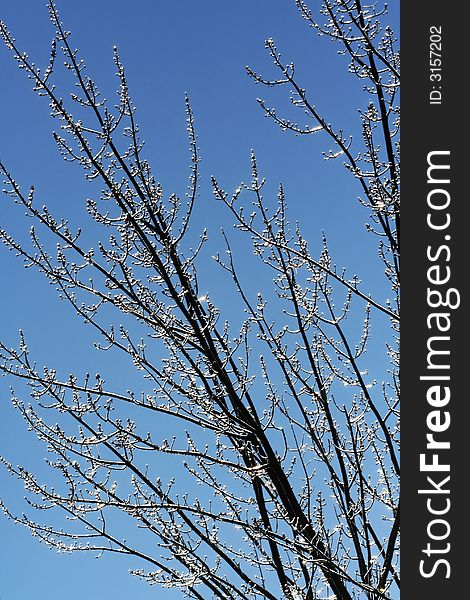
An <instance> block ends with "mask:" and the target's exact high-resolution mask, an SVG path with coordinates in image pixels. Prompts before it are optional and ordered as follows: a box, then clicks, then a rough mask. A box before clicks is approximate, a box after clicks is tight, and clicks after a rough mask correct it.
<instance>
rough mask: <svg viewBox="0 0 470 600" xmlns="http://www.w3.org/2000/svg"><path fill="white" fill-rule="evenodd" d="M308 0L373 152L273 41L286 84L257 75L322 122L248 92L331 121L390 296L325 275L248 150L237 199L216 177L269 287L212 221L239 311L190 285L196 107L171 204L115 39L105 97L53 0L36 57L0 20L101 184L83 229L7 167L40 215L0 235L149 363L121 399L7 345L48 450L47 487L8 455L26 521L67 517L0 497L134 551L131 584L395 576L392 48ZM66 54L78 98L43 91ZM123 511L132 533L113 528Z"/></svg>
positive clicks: (350, 6)
mask: <svg viewBox="0 0 470 600" xmlns="http://www.w3.org/2000/svg"><path fill="white" fill-rule="evenodd" d="M295 4H296V6H297V8H298V10H299V13H300V15H301V16H302V18H304V19H305V20H306V21H307V23H308V25H310V26H311V27H312V28H313V29H314V30H315V31H316V32H318V33H319V34H320V35H323V36H327V37H329V38H331V39H332V40H333V41H335V42H336V43H338V44H339V45H340V51H341V52H342V53H343V54H345V55H346V56H347V57H348V58H349V70H350V72H351V73H353V74H354V75H355V76H356V77H357V78H359V79H360V80H363V81H364V86H365V91H366V95H367V106H366V107H365V108H364V109H361V110H360V119H361V127H362V136H363V137H362V142H361V143H360V144H358V142H357V140H354V143H353V140H352V138H349V137H348V136H346V134H345V133H344V132H343V131H342V130H339V129H338V130H337V129H335V128H334V126H333V125H331V124H330V123H329V122H328V121H327V119H326V118H324V117H323V116H322V115H321V114H320V113H319V112H318V111H317V109H316V107H315V106H314V104H313V103H312V101H311V100H310V96H309V95H308V93H307V91H306V90H305V89H304V88H303V87H302V84H301V83H300V81H299V80H298V78H297V75H296V73H295V68H294V65H293V64H292V63H289V64H287V63H285V62H284V61H283V59H282V57H281V55H280V53H279V51H278V50H277V48H276V46H275V44H274V42H273V41H272V40H270V39H269V40H267V42H266V47H267V50H268V52H269V54H270V56H271V58H272V61H273V64H274V67H275V69H276V73H277V74H276V76H275V77H274V78H272V79H267V78H265V77H264V76H262V75H260V74H258V73H257V72H255V71H254V70H252V69H251V68H248V74H249V75H250V76H251V77H252V78H253V79H254V81H255V82H256V83H258V84H260V85H261V86H265V87H268V88H272V87H281V88H282V87H284V86H287V87H288V88H289V89H290V90H292V96H291V101H292V104H293V105H294V107H296V108H300V109H301V111H302V112H303V114H304V115H306V117H307V119H308V120H309V122H308V125H307V126H303V125H297V124H296V123H295V122H294V121H293V120H291V119H290V118H284V117H282V116H279V114H278V112H277V111H276V110H274V109H272V108H270V107H268V105H267V103H266V102H265V101H263V100H259V103H260V105H261V107H262V109H263V110H264V111H265V114H266V115H267V116H268V117H269V118H271V119H272V120H273V121H274V122H276V123H277V124H278V125H279V126H280V127H281V128H282V129H285V130H290V131H293V132H295V133H296V134H299V135H310V134H314V133H316V132H320V131H321V132H323V135H325V136H326V138H327V139H328V140H329V142H330V143H332V146H333V149H332V150H331V151H327V152H326V153H325V158H326V159H335V158H338V157H341V158H342V159H343V160H344V166H345V167H346V168H347V169H348V170H349V171H350V172H351V174H352V176H353V178H354V179H355V182H356V183H357V184H358V186H359V193H360V204H361V205H362V207H365V208H366V209H368V211H369V213H370V215H371V223H372V224H370V225H367V227H368V230H369V231H370V233H371V235H375V236H377V240H378V244H377V247H378V259H379V260H380V261H381V262H382V263H383V265H384V270H385V280H386V284H387V296H388V298H387V299H386V300H385V301H384V300H382V294H376V295H375V296H372V295H371V294H370V293H369V292H368V291H367V289H366V286H365V285H364V284H363V283H362V281H361V279H360V277H359V276H358V275H350V274H349V273H348V272H347V271H346V269H338V268H337V267H336V266H335V265H334V263H333V260H332V258H331V256H330V252H329V250H328V245H327V241H326V239H324V240H323V250H322V252H321V255H320V256H319V257H315V256H313V255H312V253H311V252H310V250H309V244H308V241H307V240H306V239H305V237H304V236H303V234H302V232H301V228H300V226H298V225H290V222H289V217H288V214H287V207H286V199H285V194H284V190H283V188H282V186H281V187H280V188H279V193H278V196H277V201H276V203H273V201H272V199H270V198H267V199H266V198H265V197H264V193H265V179H264V178H263V177H262V175H261V174H260V173H259V171H258V166H257V161H256V157H255V155H254V153H253V154H252V159H251V164H252V169H251V182H250V183H249V184H241V185H240V186H239V187H238V188H237V189H236V190H235V191H234V192H233V193H232V194H230V193H227V192H225V191H224V189H223V187H222V185H221V184H220V183H219V181H218V180H216V179H215V178H213V180H212V186H213V191H214V196H215V198H216V199H217V200H218V201H219V202H220V203H221V204H222V205H224V206H225V207H226V209H227V210H228V211H229V213H230V214H231V215H232V217H233V220H234V223H235V226H236V228H237V229H238V230H239V232H240V233H241V234H244V235H245V236H246V238H247V239H250V240H251V244H252V248H253V261H257V264H258V265H260V266H262V267H263V269H265V270H266V271H267V272H268V273H270V274H271V279H272V285H273V287H272V290H271V292H270V293H266V292H263V293H261V292H258V293H257V294H253V289H252V286H251V285H249V284H247V283H246V279H245V277H244V274H243V272H241V270H240V269H239V267H238V263H237V251H236V247H235V246H234V245H233V244H232V242H231V239H230V236H229V235H227V234H225V233H223V238H224V243H225V247H224V250H225V252H220V253H219V254H217V255H216V256H215V257H214V258H215V261H216V263H217V264H218V265H219V266H220V268H221V270H222V272H224V273H225V274H226V276H227V280H228V281H231V283H232V285H233V289H234V290H235V293H236V297H237V299H238V305H237V306H236V307H227V308H224V307H218V306H215V304H214V303H213V302H212V301H211V296H210V294H209V293H205V292H201V289H202V287H201V284H200V281H201V271H202V269H203V267H204V264H201V261H202V259H201V256H204V255H203V249H204V246H205V242H206V235H205V234H204V233H203V234H202V235H201V236H200V239H199V240H197V237H196V236H195V235H194V233H193V231H192V227H191V224H192V220H191V219H192V215H193V212H194V210H195V203H196V199H197V196H198V189H199V177H200V175H199V150H198V146H197V142H196V133H195V125H194V118H193V113H192V110H191V106H190V103H189V100H188V99H187V100H186V109H187V124H188V135H189V143H190V149H191V175H190V187H189V192H188V195H187V199H186V201H182V200H181V199H180V198H179V197H178V196H177V195H175V194H171V195H169V196H166V195H165V193H164V191H163V189H162V186H161V185H160V184H159V183H158V181H157V180H156V178H155V177H154V175H153V173H152V169H151V166H150V163H149V162H148V160H147V158H145V155H144V150H143V142H142V140H141V137H140V132H139V128H138V125H137V122H136V111H135V107H134V104H133V101H132V99H131V96H130V94H129V90H128V86H127V80H126V72H125V69H124V66H123V64H122V62H121V60H120V57H119V53H118V51H117V49H116V48H115V50H114V61H115V66H116V71H117V76H118V80H119V91H118V98H119V99H118V103H117V105H116V106H115V107H113V106H112V105H111V103H109V102H106V101H105V100H104V99H103V98H102V96H101V95H100V92H99V89H98V86H97V84H96V83H95V82H94V81H93V80H92V79H91V78H90V77H89V76H88V75H87V72H86V67H85V63H84V61H83V60H82V59H81V58H80V57H79V54H78V52H77V51H76V50H75V49H74V47H73V46H72V45H71V42H70V33H69V32H68V31H67V30H66V29H65V28H64V26H63V25H62V22H61V20H60V18H59V14H58V12H57V8H56V6H55V4H54V2H52V1H50V2H49V11H50V16H51V21H52V23H53V26H54V29H55V37H54V41H53V44H52V49H51V58H50V63H49V65H48V66H47V68H46V69H44V70H42V69H39V68H38V67H37V66H36V65H35V64H34V63H33V62H32V61H31V60H30V59H29V57H28V55H27V54H25V53H24V52H23V51H22V50H21V49H20V48H19V46H18V45H17V43H16V41H15V40H14V38H13V37H12V35H11V34H10V33H9V32H8V30H7V28H6V26H5V25H4V24H3V23H2V25H1V31H2V36H3V39H4V41H5V44H6V46H7V47H8V48H9V49H10V50H11V52H12V54H13V56H14V58H15V60H16V61H17V62H18V65H19V67H20V68H21V69H22V70H24V71H26V73H27V75H28V77H29V78H30V79H31V80H32V82H33V85H34V90H35V92H37V93H38V94H39V95H40V96H42V97H46V98H47V101H48V103H49V105H50V109H51V113H52V116H53V118H54V119H56V121H57V122H58V123H59V125H60V129H59V132H55V133H54V139H55V141H56V142H57V145H58V148H59V150H60V152H61V154H62V156H63V157H64V159H65V160H67V161H70V162H73V163H77V164H78V165H79V166H80V167H81V168H82V169H83V172H84V176H85V178H86V179H87V180H88V181H90V182H91V185H93V186H95V187H96V186H98V187H97V188H96V189H98V190H99V188H101V193H100V198H99V200H87V210H88V213H89V215H90V218H91V221H92V223H91V224H90V225H89V231H88V230H87V232H86V233H82V231H81V230H73V229H72V228H71V227H70V226H69V223H68V221H67V220H66V219H65V218H56V217H54V215H52V214H51V212H50V211H49V210H48V209H47V208H46V207H44V208H39V206H38V203H37V201H36V199H35V195H34V188H33V187H31V188H30V190H29V192H24V191H23V188H22V186H20V184H19V183H17V181H16V180H15V179H14V176H13V174H11V173H10V172H9V170H8V168H7V166H6V165H4V164H3V163H1V165H0V168H1V170H2V173H3V175H4V177H5V180H6V184H7V186H8V190H7V195H8V196H9V197H10V198H11V199H12V201H13V202H15V203H17V204H20V205H21V206H22V208H23V209H24V210H25V211H26V213H27V215H28V216H29V217H30V218H31V219H32V221H33V222H34V223H35V225H34V226H33V227H32V228H31V235H30V242H29V244H27V243H24V242H22V241H21V240H17V239H15V238H14V237H13V236H12V235H10V234H9V233H8V232H7V231H5V230H2V231H1V233H0V235H1V238H2V241H3V242H4V243H5V244H6V246H7V247H8V248H10V249H11V250H13V251H14V252H16V253H17V254H18V255H19V256H20V257H21V258H22V259H23V260H24V261H25V264H26V265H27V266H28V267H32V268H35V269H37V270H38V271H39V272H40V273H41V274H42V275H43V276H44V277H45V278H47V279H48V280H49V281H50V282H51V283H52V284H53V285H54V287H56V288H57V290H58V292H59V295H60V296H61V298H62V299H65V300H66V301H68V302H69V303H70V305H71V306H72V307H73V309H74V310H75V312H76V313H77V315H78V316H79V317H80V318H81V319H82V320H83V321H84V322H85V323H87V324H89V325H91V326H92V327H93V328H94V329H95V330H96V332H97V335H98V338H99V340H98V341H97V347H98V348H99V349H102V350H104V351H109V352H113V351H116V352H120V353H124V354H125V355H126V356H127V357H128V358H129V359H130V361H131V364H132V365H133V367H134V369H136V370H137V371H138V372H139V373H140V374H141V376H142V383H141V388H140V389H137V390H135V389H134V390H132V389H131V390H125V389H117V390H116V389H112V387H108V384H107V382H106V381H105V380H104V379H103V378H102V377H101V376H100V375H99V374H96V376H92V375H90V374H85V375H82V376H81V375H79V374H72V375H70V376H69V377H61V376H60V374H59V373H58V372H57V371H56V370H54V369H53V368H44V369H43V370H40V369H38V368H37V366H36V364H35V362H34V360H33V359H32V358H31V357H30V354H29V350H28V345H27V342H26V339H25V338H24V336H23V335H21V340H20V344H19V347H18V348H10V347H9V346H7V345H6V344H5V343H1V344H0V349H1V354H2V359H3V364H2V367H1V368H2V370H3V372H4V373H5V374H7V375H9V376H12V377H13V378H17V379H19V380H24V381H26V382H27V383H28V385H29V386H30V391H31V397H32V404H30V405H27V404H25V403H24V402H23V401H22V400H21V399H19V398H18V397H16V395H15V396H14V397H13V402H14V404H15V406H16V408H17V409H18V411H19V412H20V413H21V414H22V416H23V417H24V419H25V421H26V423H27V425H28V427H29V428H30V429H31V430H32V431H34V432H35V434H36V435H37V436H38V438H39V439H40V440H41V441H43V442H44V443H45V445H46V447H47V449H48V452H50V453H52V455H53V459H50V460H49V461H48V463H49V465H50V467H52V469H53V470H54V471H56V472H57V474H58V477H53V478H52V479H51V481H53V483H54V485H53V486H52V485H50V484H48V483H43V482H42V481H41V480H40V478H39V477H38V476H37V475H35V474H34V473H33V472H30V471H29V470H28V469H26V468H22V467H16V466H14V465H13V464H12V463H10V462H8V461H6V460H4V461H3V463H4V465H5V466H6V468H7V469H8V470H9V471H10V473H11V474H12V475H14V476H16V477H18V478H19V479H20V480H21V481H23V483H24V485H25V488H26V489H27V491H28V493H29V494H30V504H31V510H32V511H33V513H40V514H41V511H49V510H50V509H51V508H52V509H58V510H59V513H63V514H65V516H66V517H67V518H68V520H67V521H65V525H64V526H61V524H62V521H61V518H60V516H56V517H53V518H52V521H51V522H48V523H47V524H46V523H44V520H43V519H42V518H39V521H37V520H36V518H37V517H35V516H33V515H31V516H30V515H17V514H15V513H14V511H13V510H12V509H11V508H10V507H7V506H5V505H3V504H2V506H3V509H4V512H5V513H6V514H7V516H8V517H10V518H11V519H13V520H15V521H16V522H18V523H21V524H23V525H25V526H26V527H28V528H29V529H30V530H31V531H32V533H33V534H34V535H35V536H37V537H39V539H40V540H41V541H43V542H45V543H46V544H47V545H50V546H52V547H55V548H58V549H59V550H63V551H74V550H90V551H93V552H95V553H96V552H111V553H121V554H125V555H132V556H134V557H138V558H140V559H141V560H142V570H136V571H134V574H136V575H138V576H140V577H143V578H145V579H146V580H147V581H148V582H149V583H151V584H153V583H157V584H161V585H164V586H167V587H174V588H177V589H180V590H182V591H183V592H184V593H186V594H187V595H188V596H189V597H193V598H209V597H211V598H220V599H233V600H235V599H236V600H238V599H248V598H268V599H271V600H276V599H277V598H281V597H282V598H287V599H290V600H297V599H300V598H302V599H305V600H313V598H316V597H322V596H319V594H331V595H332V597H336V598H338V599H341V600H350V599H352V598H368V599H370V600H372V599H374V600H375V599H378V598H390V597H392V596H393V595H394V594H395V595H396V589H397V587H398V586H399V574H398V567H397V550H398V518H399V507H398V477H399V462H398V444H399V441H398V417H399V415H398V397H399V389H398V359H397V343H398V340H397V334H398V321H399V296H398V293H399V212H398V210H399V168H398V145H397V140H398V112H397V110H398V109H397V106H396V102H397V92H398V83H399V74H398V65H399V59H398V54H397V52H396V50H395V47H394V45H395V43H396V40H395V38H394V35H393V33H392V31H391V29H390V27H387V26H384V25H383V23H384V20H385V17H386V11H385V10H383V11H380V12H379V11H377V10H376V8H375V7H373V6H362V4H361V2H360V1H359V0H355V1H351V0H346V1H343V0H326V1H325V2H324V4H323V7H322V13H321V16H320V18H319V19H318V20H317V19H316V18H314V16H313V13H312V12H311V11H310V9H309V7H308V6H307V4H306V3H304V2H303V1H301V0H298V1H296V3H295ZM59 54H62V55H63V61H64V62H63V64H64V66H65V69H66V70H67V71H68V72H69V74H70V76H71V77H72V79H73V82H74V87H73V92H72V93H70V94H69V95H68V96H67V97H65V96H62V95H61V94H60V92H59V91H58V89H57V88H56V87H55V84H54V76H55V75H56V72H57V69H58V68H59V67H58V65H56V63H57V62H59V61H58V55H59ZM246 199H248V201H251V202H252V205H253V207H252V208H251V209H249V210H248V209H247V208H246V202H247V200H246ZM103 230H106V231H107V235H106V236H103ZM90 236H95V243H94V245H93V248H90V245H89V243H88V238H89V237H90ZM84 238H85V239H84ZM82 240H84V241H82ZM195 240H196V243H195ZM51 243H52V244H53V243H55V244H56V248H57V249H56V250H55V251H53V250H52V249H51ZM235 310H238V313H236V314H234V312H233V311H235ZM227 315H228V318H227ZM372 317H374V319H375V321H376V322H387V323H388V325H389V328H388V331H389V333H388V337H387V339H384V340H382V342H383V343H384V344H385V345H386V348H387V353H388V359H389V364H388V365H387V371H386V374H385V375H384V376H383V381H381V384H377V383H376V382H375V381H373V380H372V381H370V380H369V379H368V371H367V367H368V360H366V357H365V356H364V355H365V353H366V350H367V348H368V346H369V345H370V341H369V334H370V326H371V321H372ZM228 319H229V320H230V322H229V320H228ZM237 320H239V321H240V322H241V325H240V327H237V330H236V331H235V330H234V329H235V324H234V323H235V322H236V321H237ZM358 323H360V324H361V326H360V327H358ZM374 348H375V347H374ZM369 362H370V361H369ZM55 421H57V423H55ZM170 427H171V428H172V429H171V431H172V434H171V435H168V430H169V428H170ZM173 434H174V435H173ZM165 462H167V463H168V464H171V465H175V466H174V467H172V468H174V469H175V473H176V475H175V477H174V478H173V479H170V480H168V481H165V480H162V479H161V477H159V475H160V469H161V465H162V464H163V463H165ZM176 465H178V466H176ZM195 484H200V485H201V487H200V488H197V487H196V486H195ZM196 489H201V490H202V491H201V492H200V493H199V494H197V493H196ZM54 514H55V513H54ZM129 522H131V523H133V524H134V526H135V530H134V533H133V534H132V536H123V534H122V531H123V526H124V523H125V524H126V530H127V528H128V523H129ZM50 523H52V524H50ZM394 590H395V591H394Z"/></svg>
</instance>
